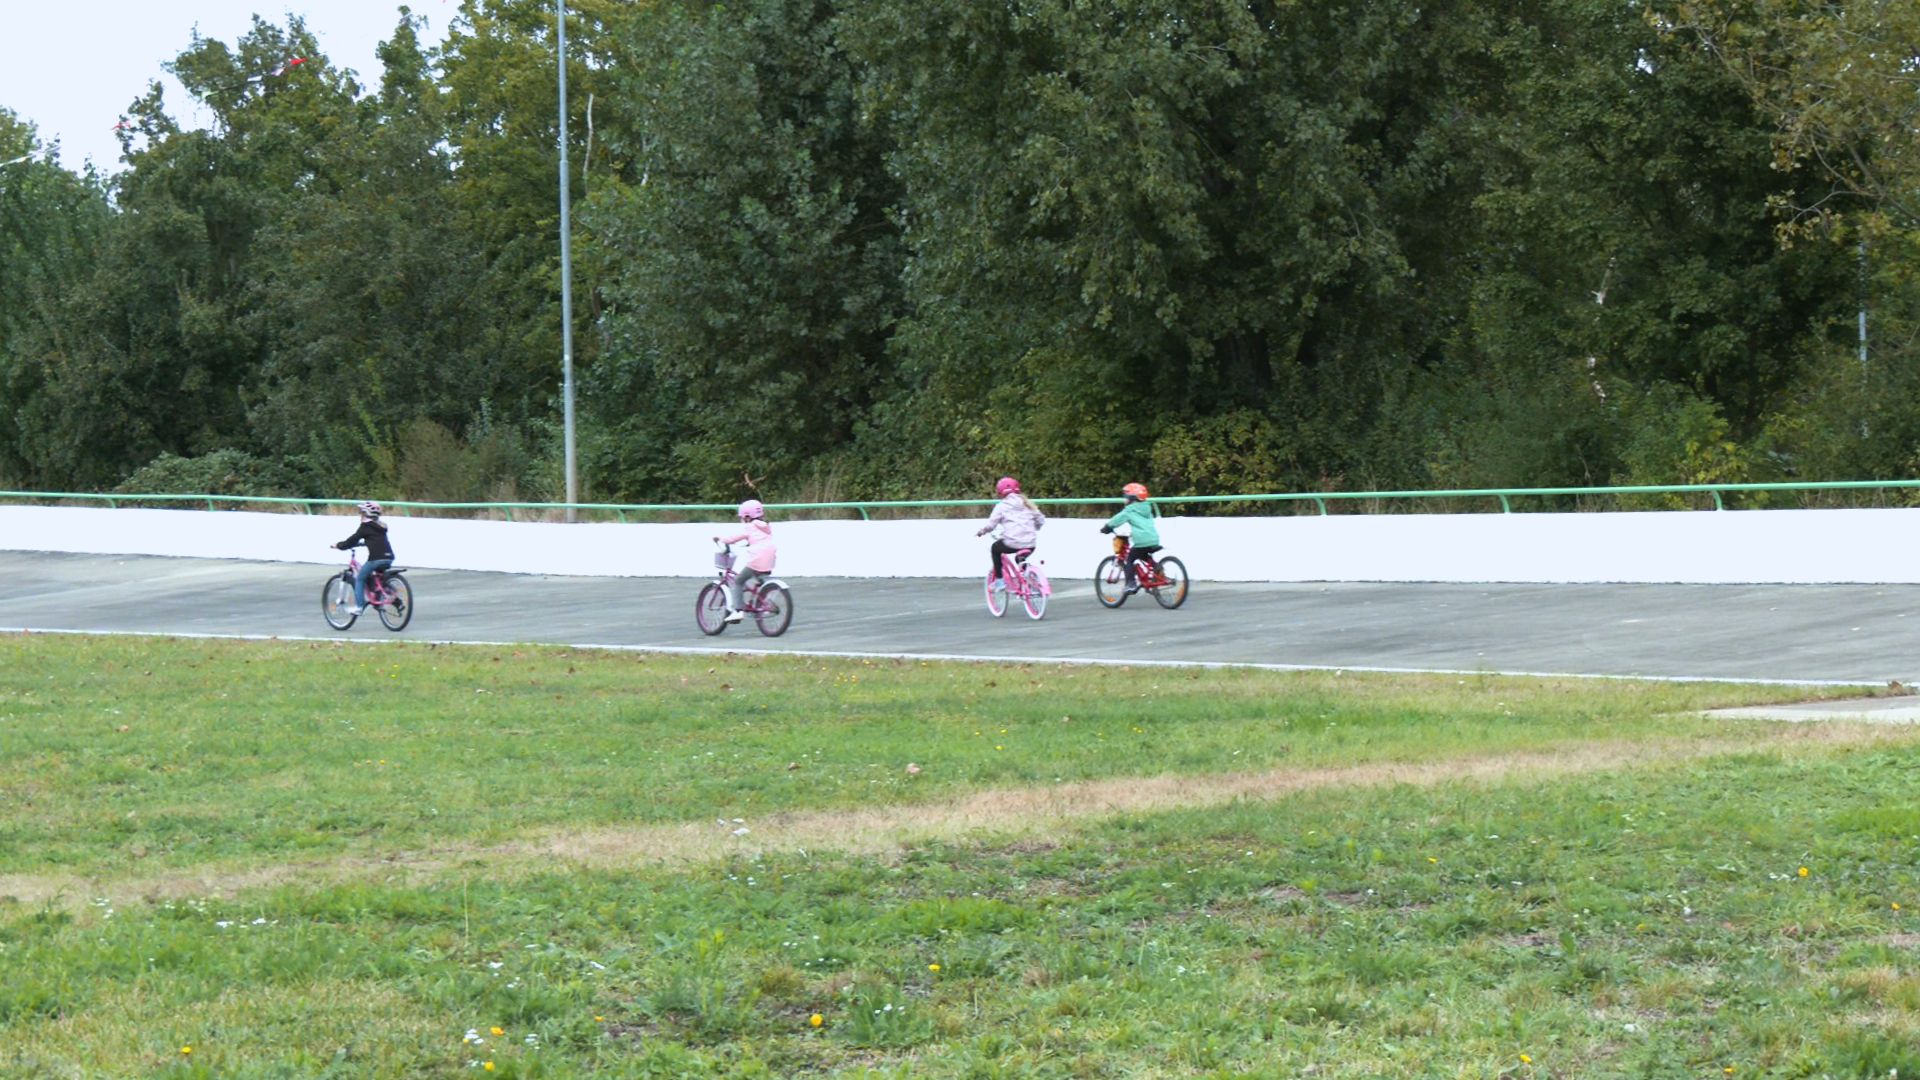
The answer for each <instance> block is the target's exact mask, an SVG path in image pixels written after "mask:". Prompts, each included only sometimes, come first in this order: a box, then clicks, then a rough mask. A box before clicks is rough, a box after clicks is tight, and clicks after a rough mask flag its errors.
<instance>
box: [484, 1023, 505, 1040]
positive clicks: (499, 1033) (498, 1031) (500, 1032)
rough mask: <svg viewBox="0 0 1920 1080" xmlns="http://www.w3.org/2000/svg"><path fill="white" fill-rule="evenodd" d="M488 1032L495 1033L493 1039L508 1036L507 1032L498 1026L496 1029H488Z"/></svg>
mask: <svg viewBox="0 0 1920 1080" xmlns="http://www.w3.org/2000/svg"><path fill="white" fill-rule="evenodd" d="M487 1030H488V1031H491V1032H493V1037H494V1038H496V1039H497V1038H499V1037H500V1036H502V1035H505V1034H506V1031H505V1030H504V1029H502V1028H500V1027H497V1026H496V1027H490V1028H488V1029H487Z"/></svg>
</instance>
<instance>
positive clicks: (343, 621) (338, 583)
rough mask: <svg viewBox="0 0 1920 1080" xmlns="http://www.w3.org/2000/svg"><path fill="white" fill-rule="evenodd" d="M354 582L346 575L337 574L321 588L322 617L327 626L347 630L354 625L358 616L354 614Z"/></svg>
mask: <svg viewBox="0 0 1920 1080" xmlns="http://www.w3.org/2000/svg"><path fill="white" fill-rule="evenodd" d="M352 607H353V580H352V579H351V578H349V577H347V575H345V574H335V575H333V576H332V577H330V578H328V579H327V583H326V584H325V585H322V586H320V615H321V617H322V618H324V619H326V620H327V625H328V626H331V627H333V628H334V629H335V630H345V629H346V628H347V627H349V626H352V625H353V621H354V619H356V618H358V616H356V615H354V614H353V612H352V610H351V609H352Z"/></svg>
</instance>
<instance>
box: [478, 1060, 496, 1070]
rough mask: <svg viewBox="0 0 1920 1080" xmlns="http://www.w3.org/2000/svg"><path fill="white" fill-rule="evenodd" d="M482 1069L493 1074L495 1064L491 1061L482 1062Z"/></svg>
mask: <svg viewBox="0 0 1920 1080" xmlns="http://www.w3.org/2000/svg"><path fill="white" fill-rule="evenodd" d="M480 1067H481V1068H483V1069H485V1070H487V1071H488V1072H492V1071H493V1062H491V1061H486V1062H482V1063H481V1064H480Z"/></svg>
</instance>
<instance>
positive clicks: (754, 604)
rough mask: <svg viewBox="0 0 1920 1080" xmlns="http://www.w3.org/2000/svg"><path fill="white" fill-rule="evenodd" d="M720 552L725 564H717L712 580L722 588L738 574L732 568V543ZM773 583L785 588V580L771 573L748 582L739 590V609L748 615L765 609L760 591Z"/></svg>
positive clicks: (733, 559)
mask: <svg viewBox="0 0 1920 1080" xmlns="http://www.w3.org/2000/svg"><path fill="white" fill-rule="evenodd" d="M722 554H723V555H724V556H725V557H726V560H727V565H726V566H725V567H724V568H722V567H718V566H716V567H715V569H716V573H715V574H714V578H713V581H714V584H716V585H718V586H720V587H721V588H723V589H724V588H726V587H727V586H729V585H732V584H733V582H734V579H735V578H737V577H739V576H740V575H739V574H737V573H735V572H734V569H733V567H734V563H735V561H736V560H735V558H734V554H733V545H732V544H728V545H726V546H725V549H724V551H723V552H722ZM715 562H716V563H717V562H718V558H716V559H715ZM775 585H778V586H779V587H780V588H782V589H785V588H786V587H787V583H786V582H784V581H781V580H780V579H779V578H777V577H773V576H771V575H769V576H766V577H762V578H759V579H757V580H754V581H750V582H748V583H747V584H746V585H745V586H744V587H743V588H742V589H741V590H740V610H742V611H744V612H746V613H747V614H749V615H752V614H756V613H758V612H761V611H764V610H766V605H765V604H763V603H762V602H761V600H760V593H761V592H762V591H763V590H766V589H768V588H770V587H772V586H775Z"/></svg>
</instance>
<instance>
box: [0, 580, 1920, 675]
mask: <svg viewBox="0 0 1920 1080" xmlns="http://www.w3.org/2000/svg"><path fill="white" fill-rule="evenodd" d="M1090 569H1091V568H1089V571H1090ZM408 576H409V578H410V580H412V582H413V586H414V592H415V598H416V606H417V609H418V611H417V615H416V617H415V619H414V621H413V625H412V626H410V627H408V628H407V629H406V630H405V631H404V632H402V633H400V634H392V633H389V632H388V631H386V630H385V629H383V628H382V627H381V626H380V625H379V623H378V622H377V620H373V619H367V618H363V619H361V621H360V622H359V623H358V624H356V625H355V626H354V628H353V629H351V630H349V631H346V632H344V633H336V632H334V631H332V630H331V629H329V628H328V627H327V625H326V624H325V623H324V622H323V621H322V620H321V618H320V589H321V585H322V583H323V582H324V581H325V579H326V577H327V573H326V570H325V569H324V568H323V567H318V566H303V565H294V564H287V563H254V562H227V561H216V560H199V559H169V558H153V557H130V556H117V557H116V556H93V555H65V554H44V553H21V552H0V628H4V629H8V630H18V629H32V630H62V631H95V632H120V633H157V634H202V635H213V636H245V637H283V638H286V637H317V638H328V637H338V638H343V639H350V640H355V641H363V642H376V641H389V640H395V639H410V640H418V641H470V642H489V643H506V642H539V643H550V644H567V645H600V646H609V647H625V648H648V649H662V650H710V649H717V650H720V651H726V650H729V649H732V650H742V651H745V650H771V651H781V652H814V653H854V654H874V655H907V656H925V657H962V658H975V659H1007V658H1018V659H1041V660H1077V661H1093V662H1116V663H1151V662H1181V663H1213V664H1256V665H1262V666H1272V667H1312V668H1347V669H1352V670H1384V671H1450V672H1463V671H1469V672H1482V671H1484V672H1517V673H1532V674H1567V675H1593V676H1611V677H1652V678H1675V679H1726V680H1738V681H1770V682H1809V683H1858V684H1861V685H1884V684H1886V683H1887V682H1888V681H1890V680H1896V679H1897V680H1900V681H1903V682H1912V681H1914V680H1915V679H1916V678H1917V677H1920V586H1914V585H1767V586H1748V585H1743V586H1731V585H1450V584H1414V585H1396V584H1338V583H1335V584H1257V585H1245V584H1241V585H1226V584H1218V583H1212V582H1206V581H1201V582H1197V583H1196V584H1195V585H1194V586H1193V592H1192V596H1191V597H1190V599H1189V600H1188V602H1187V604H1186V606H1185V607H1183V608H1181V609H1179V610H1177V611H1165V610H1162V609H1161V608H1160V607H1159V606H1158V605H1156V604H1155V603H1153V601H1152V600H1151V599H1150V598H1149V597H1147V596H1145V595H1144V594H1143V595H1139V596H1135V597H1133V598H1132V599H1131V600H1129V601H1128V602H1127V604H1126V606H1124V607H1122V608H1119V609H1118V610H1113V611H1109V610H1106V609H1104V608H1102V607H1100V606H1099V605H1098V604H1097V603H1096V602H1095V601H1094V598H1093V591H1092V587H1091V585H1090V583H1089V582H1087V581H1081V580H1075V581H1062V582H1060V583H1058V585H1057V590H1058V591H1057V592H1056V594H1055V596H1054V597H1053V602H1052V606H1051V607H1050V608H1049V609H1048V611H1047V614H1046V618H1045V619H1044V620H1042V621H1039V622H1033V621H1030V620H1029V619H1027V618H1026V616H1025V615H1024V613H1022V612H1021V611H1020V609H1019V608H1018V607H1017V606H1016V607H1014V608H1013V609H1012V610H1010V611H1009V612H1008V613H1007V615H1006V616H1005V617H1004V618H1001V619H994V618H992V617H991V616H989V615H988V614H987V612H986V610H985V607H984V606H983V605H982V603H981V599H980V589H979V587H978V586H977V585H974V584H970V583H965V582H958V581H953V580H942V579H912V580H899V579H889V580H854V579H801V580H793V581H791V582H790V584H791V585H792V586H793V590H794V594H795V604H794V608H795V616H794V622H793V628H792V629H791V630H790V631H789V632H788V633H787V634H786V636H784V637H780V638H766V637H762V636H761V635H760V634H759V633H757V632H755V630H754V629H753V628H752V626H751V625H750V624H749V625H744V626H736V627H733V628H731V629H729V630H728V631H727V632H726V633H725V634H723V635H722V636H720V637H717V638H709V637H705V636H703V635H702V634H701V633H700V632H699V630H698V629H697V628H695V626H694V623H693V601H694V596H695V594H696V593H697V592H698V589H699V586H700V582H699V581H697V580H695V579H691V578H575V577H541V576H519V575H510V574H489V573H479V572H470V571H449V570H416V571H413V572H411V573H410V574H409V575H408Z"/></svg>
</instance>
